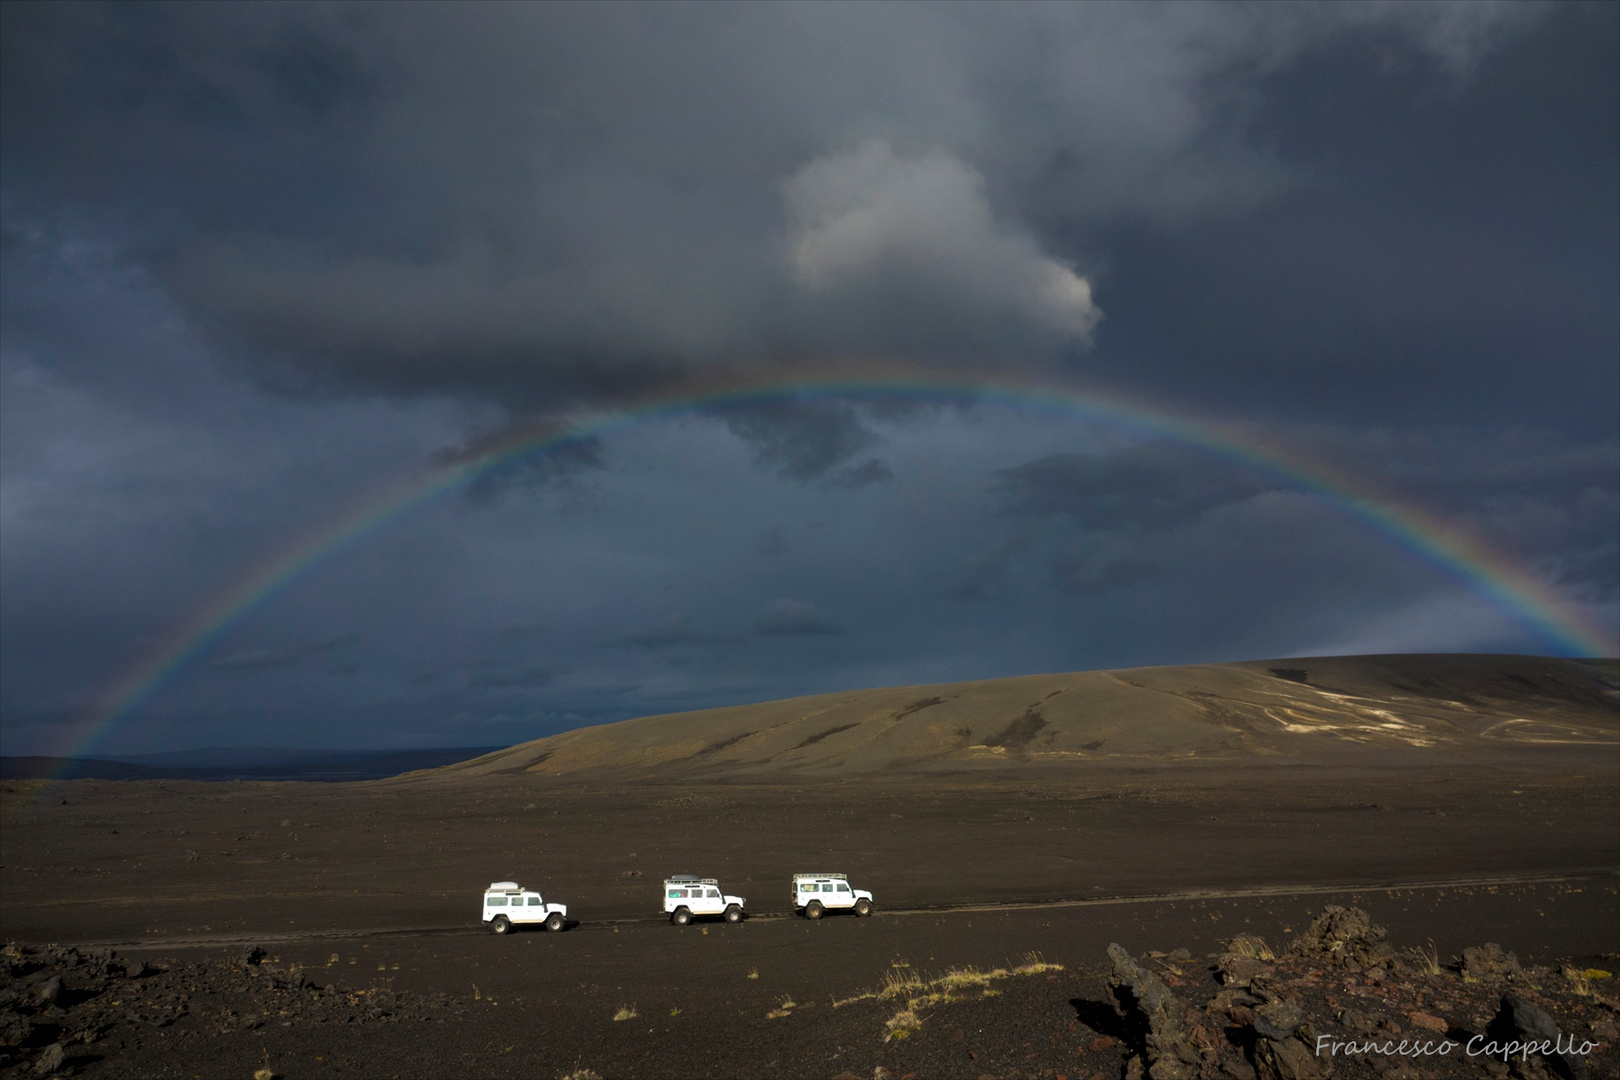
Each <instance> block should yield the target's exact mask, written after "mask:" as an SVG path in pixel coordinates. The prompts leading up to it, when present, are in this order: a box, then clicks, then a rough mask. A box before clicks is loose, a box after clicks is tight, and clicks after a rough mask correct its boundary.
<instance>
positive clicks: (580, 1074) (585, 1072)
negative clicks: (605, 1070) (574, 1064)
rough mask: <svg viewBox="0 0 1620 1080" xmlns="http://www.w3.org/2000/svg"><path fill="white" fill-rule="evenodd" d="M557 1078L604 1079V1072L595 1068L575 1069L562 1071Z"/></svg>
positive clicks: (566, 1079) (558, 1079)
mask: <svg viewBox="0 0 1620 1080" xmlns="http://www.w3.org/2000/svg"><path fill="white" fill-rule="evenodd" d="M557 1080H602V1074H601V1073H599V1072H597V1071H596V1070H595V1069H575V1070H574V1071H573V1072H571V1073H561V1074H559V1075H558V1077H557Z"/></svg>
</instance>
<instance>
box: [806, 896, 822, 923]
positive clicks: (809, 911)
mask: <svg viewBox="0 0 1620 1080" xmlns="http://www.w3.org/2000/svg"><path fill="white" fill-rule="evenodd" d="M804 917H805V918H807V919H819V918H821V901H820V900H812V901H810V902H809V903H808V904H806V905H805V906H804Z"/></svg>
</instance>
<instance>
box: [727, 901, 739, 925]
mask: <svg viewBox="0 0 1620 1080" xmlns="http://www.w3.org/2000/svg"><path fill="white" fill-rule="evenodd" d="M726 922H729V923H739V922H742V908H740V907H738V906H737V905H736V904H732V905H731V906H730V907H728V908H726Z"/></svg>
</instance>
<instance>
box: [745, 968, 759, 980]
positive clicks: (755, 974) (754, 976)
mask: <svg viewBox="0 0 1620 1080" xmlns="http://www.w3.org/2000/svg"><path fill="white" fill-rule="evenodd" d="M748 977H749V978H750V979H757V978H759V968H754V969H752V970H751V971H749V972H748Z"/></svg>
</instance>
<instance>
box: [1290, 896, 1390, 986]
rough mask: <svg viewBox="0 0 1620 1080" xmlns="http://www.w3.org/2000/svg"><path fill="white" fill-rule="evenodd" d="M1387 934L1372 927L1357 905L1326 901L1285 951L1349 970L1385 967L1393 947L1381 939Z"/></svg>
mask: <svg viewBox="0 0 1620 1080" xmlns="http://www.w3.org/2000/svg"><path fill="white" fill-rule="evenodd" d="M1387 937H1389V932H1388V931H1387V930H1385V929H1384V928H1383V927H1382V926H1374V925H1373V922H1372V919H1371V918H1370V917H1369V916H1368V915H1367V913H1366V912H1365V911H1362V910H1361V909H1360V908H1342V907H1340V906H1339V905H1337V904H1329V905H1328V906H1327V907H1325V908H1323V909H1322V914H1320V915H1318V916H1317V917H1316V918H1315V919H1314V920H1313V921H1312V922H1311V926H1310V929H1308V930H1306V931H1305V932H1304V933H1303V934H1301V935H1300V936H1299V937H1297V938H1295V939H1294V941H1293V942H1292V943H1291V944H1290V945H1289V946H1288V953H1289V955H1291V956H1301V957H1305V958H1307V959H1311V960H1319V961H1324V962H1326V963H1329V964H1333V965H1335V966H1338V967H1343V968H1346V969H1348V970H1350V971H1364V970H1370V969H1377V968H1386V967H1389V966H1390V965H1391V964H1392V963H1394V961H1395V948H1394V946H1392V945H1390V944H1389V943H1388V942H1387V941H1385V940H1384V939H1385V938H1387Z"/></svg>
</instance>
